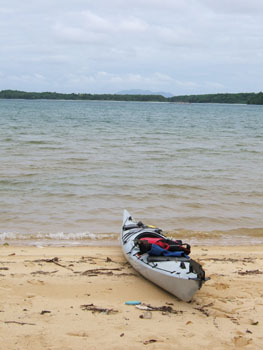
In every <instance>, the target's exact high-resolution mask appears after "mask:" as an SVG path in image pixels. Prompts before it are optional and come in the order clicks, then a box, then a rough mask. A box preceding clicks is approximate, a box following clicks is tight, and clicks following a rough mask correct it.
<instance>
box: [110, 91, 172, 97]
mask: <svg viewBox="0 0 263 350" xmlns="http://www.w3.org/2000/svg"><path fill="white" fill-rule="evenodd" d="M116 94H117V95H162V96H164V97H173V96H174V95H173V94H171V93H170V92H164V91H158V92H154V91H150V90H141V89H132V90H122V91H118V92H116Z"/></svg>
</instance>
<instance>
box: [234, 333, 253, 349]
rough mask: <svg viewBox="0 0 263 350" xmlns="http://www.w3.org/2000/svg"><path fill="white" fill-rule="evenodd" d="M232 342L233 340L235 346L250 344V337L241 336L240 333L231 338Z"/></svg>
mask: <svg viewBox="0 0 263 350" xmlns="http://www.w3.org/2000/svg"><path fill="white" fill-rule="evenodd" d="M233 342H234V344H235V346H238V347H243V346H246V345H248V344H251V342H252V339H251V338H250V339H248V338H246V337H242V335H239V336H237V337H234V338H233Z"/></svg>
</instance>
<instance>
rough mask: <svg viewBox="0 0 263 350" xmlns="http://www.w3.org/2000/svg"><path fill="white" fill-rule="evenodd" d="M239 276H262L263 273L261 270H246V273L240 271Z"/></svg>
mask: <svg viewBox="0 0 263 350" xmlns="http://www.w3.org/2000/svg"><path fill="white" fill-rule="evenodd" d="M238 274H239V275H241V276H244V275H262V274H263V271H260V270H246V271H238Z"/></svg>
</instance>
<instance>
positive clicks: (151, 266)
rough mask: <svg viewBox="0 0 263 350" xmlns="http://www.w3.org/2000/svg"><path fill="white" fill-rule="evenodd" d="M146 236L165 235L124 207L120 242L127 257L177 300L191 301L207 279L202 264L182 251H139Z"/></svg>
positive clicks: (140, 270) (155, 237) (134, 265)
mask: <svg viewBox="0 0 263 350" xmlns="http://www.w3.org/2000/svg"><path fill="white" fill-rule="evenodd" d="M147 237H148V239H149V237H151V238H152V239H157V238H160V239H162V240H165V239H166V236H165V235H163V234H162V230H161V229H159V228H156V227H153V226H147V225H144V224H143V223H142V222H140V221H139V222H137V221H135V220H134V219H133V218H132V216H131V215H130V214H129V213H128V211H127V210H124V212H123V225H122V233H121V244H122V249H123V253H124V256H125V258H126V259H127V261H128V262H129V263H130V264H131V265H132V266H133V268H134V269H135V270H136V271H138V272H139V273H140V274H141V275H142V276H144V277H145V278H146V279H148V280H149V281H151V282H153V283H155V284H156V285H158V286H159V287H161V288H163V289H165V290H166V291H168V292H170V293H171V294H173V295H174V296H176V297H177V298H178V299H180V300H183V301H190V300H191V299H192V297H193V295H194V294H195V292H196V291H198V290H199V289H200V288H201V287H202V285H203V283H204V282H205V281H206V280H207V279H206V278H205V272H204V270H203V269H202V266H201V265H200V264H199V263H197V262H196V261H194V260H192V259H191V258H190V257H189V256H187V255H186V254H183V253H182V254H181V256H170V255H167V256H164V255H159V256H158V255H152V254H151V251H147V252H142V251H141V248H140V244H139V242H142V240H143V239H146V238H147ZM154 246H155V245H154ZM167 254H168V253H167ZM179 255H180V254H179Z"/></svg>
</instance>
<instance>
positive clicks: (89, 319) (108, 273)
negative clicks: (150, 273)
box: [0, 245, 263, 350]
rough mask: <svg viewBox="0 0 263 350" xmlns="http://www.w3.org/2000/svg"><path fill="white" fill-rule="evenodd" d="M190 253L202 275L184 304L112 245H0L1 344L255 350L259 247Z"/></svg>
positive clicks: (260, 308)
mask: <svg viewBox="0 0 263 350" xmlns="http://www.w3.org/2000/svg"><path fill="white" fill-rule="evenodd" d="M191 257H192V258H193V259H195V260H197V261H199V262H200V263H201V264H202V266H203V267H204V269H205V271H206V275H207V277H210V278H211V279H210V280H209V281H207V282H206V283H205V284H204V286H203V287H202V289H201V290H199V291H198V292H197V293H196V294H195V296H194V298H193V300H192V301H191V302H190V303H184V302H181V301H179V300H178V299H176V298H175V297H174V296H172V295H170V294H169V293H167V292H165V291H164V290H162V289H160V288H159V287H157V286H155V285H154V284H152V283H150V282H149V281H147V280H145V279H144V278H143V277H141V276H140V275H139V274H138V273H137V272H136V271H135V270H133V268H132V267H131V266H130V265H129V264H128V263H127V262H126V261H125V258H124V256H123V254H122V250H121V249H120V247H119V246H82V247H81V246H67V247H56V246H48V247H33V246H25V245H23V246H15V245H9V246H0V297H1V301H0V323H1V327H0V335H1V339H2V346H3V348H7V349H8V348H10V349H18V348H19V349H60V348H63V349H66V350H69V349H81V348H89V349H97V348H98V347H103V348H104V349H112V348H114V349H123V348H124V347H126V348H127V349H130V350H132V349H141V348H143V347H144V346H146V345H147V349H158V350H159V349H174V348H175V346H176V347H178V348H179V347H184V348H185V349H186V350H190V349H196V348H201V347H202V348H203V349H211V348H213V349H218V350H219V349H233V348H234V349H235V348H237V349H243V348H245V349H251V350H252V349H253V350H254V349H261V345H262V342H263V336H262V332H261V328H262V323H263V303H262V296H263V292H262V290H263V245H255V246H251V245H250V246H237V245H236V246H221V245H220V246H203V247H202V246H192V253H191ZM129 300H139V301H141V302H142V303H144V304H147V305H151V306H153V307H159V308H160V307H162V306H166V311H161V310H160V311H150V312H148V313H146V312H145V311H144V310H141V309H138V308H136V307H135V306H131V305H130V306H129V305H125V302H126V301H129ZM168 306H169V307H170V308H168V309H167V307H168ZM167 310H170V311H167ZM171 310H172V312H171ZM157 330H158V331H157ZM113 344H114V346H113Z"/></svg>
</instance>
